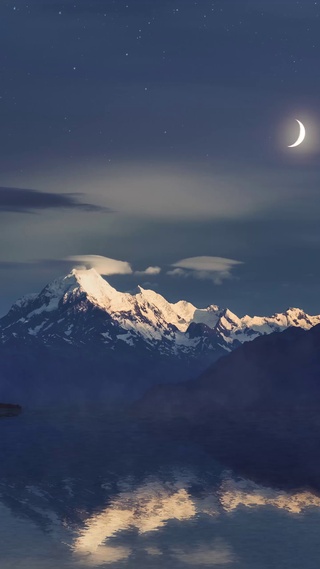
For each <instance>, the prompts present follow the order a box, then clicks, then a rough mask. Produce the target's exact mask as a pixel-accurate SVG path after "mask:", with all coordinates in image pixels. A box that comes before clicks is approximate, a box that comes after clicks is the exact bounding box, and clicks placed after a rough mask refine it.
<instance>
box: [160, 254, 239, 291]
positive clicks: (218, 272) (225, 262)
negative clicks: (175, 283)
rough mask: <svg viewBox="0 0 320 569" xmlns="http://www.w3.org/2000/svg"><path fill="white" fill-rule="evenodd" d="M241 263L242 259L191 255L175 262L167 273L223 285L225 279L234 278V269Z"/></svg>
mask: <svg viewBox="0 0 320 569" xmlns="http://www.w3.org/2000/svg"><path fill="white" fill-rule="evenodd" d="M239 265H242V262H241V261H235V260H233V259H225V258H223V257H190V258H188V259H182V260H181V261H177V262H176V263H173V264H172V267H173V269H171V270H170V271H168V273H167V274H168V275H171V276H174V277H193V278H196V279H204V280H205V279H209V280H212V281H213V282H214V283H215V284H216V285H221V284H222V283H223V281H224V280H226V279H230V278H232V270H233V269H234V268H235V267H237V266H239Z"/></svg>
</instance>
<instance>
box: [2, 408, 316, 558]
mask: <svg viewBox="0 0 320 569" xmlns="http://www.w3.org/2000/svg"><path fill="white" fill-rule="evenodd" d="M0 450H1V471H0V524H1V525H0V527H1V534H2V535H1V537H2V539H1V542H2V543H1V551H0V560H1V569H9V568H10V569H11V567H15V568H18V569H19V568H20V569H29V568H31V567H32V568H35V569H38V568H39V569H40V568H41V569H56V568H57V567H61V569H67V568H69V569H70V568H71V569H75V568H77V567H84V566H87V567H93V568H94V567H104V566H108V567H109V566H110V567H111V568H112V567H114V568H118V567H119V568H120V567H123V568H124V569H125V568H134V569H136V568H142V569H143V568H144V567H145V568H148V569H152V568H155V569H158V568H159V569H160V568H161V569H162V568H163V567H166V569H167V568H168V569H171V568H172V569H173V568H175V569H176V568H177V569H179V568H183V567H192V568H193V569H197V568H199V567H213V566H215V567H222V566H223V567H230V568H239V569H248V568H249V569H266V568H268V567H270V568H271V567H279V568H280V567H281V569H282V568H286V567H288V568H289V567H290V569H295V568H298V567H299V568H300V567H302V566H303V567H304V568H306V569H316V567H318V559H319V555H320V544H319V539H318V532H319V529H320V528H319V526H320V498H319V497H318V496H317V495H316V494H315V493H313V492H312V491H306V490H299V491H294V492H285V491H282V490H281V491H280V490H277V489H274V488H265V487H262V486H261V485H259V484H256V483H255V482H252V481H248V480H244V479H242V478H241V477H239V476H238V475H237V473H236V472H231V471H230V470H227V469H226V467H225V466H224V465H222V464H220V463H219V462H217V461H216V460H215V458H214V457H212V456H209V455H208V454H206V452H205V451H204V450H203V449H202V448H201V447H200V446H197V445H194V444H192V445H191V444H186V443H183V444H182V443H181V442H180V443H179V442H178V441H174V440H172V441H171V442H169V441H168V439H163V440H161V436H160V437H159V435H158V436H157V437H156V438H154V436H153V435H151V434H150V433H149V430H148V428H147V425H144V424H143V423H141V424H138V423H135V424H133V423H131V424H129V423H126V422H121V421H118V422H115V421H111V420H108V419H107V418H105V417H103V415H98V416H97V415H94V416H90V415H82V416H80V415H77V416H73V417H71V416H68V415H65V416H63V415H61V416H58V415H53V416H52V417H51V418H50V417H44V416H39V415H32V414H28V413H26V414H25V415H24V416H21V417H18V418H17V419H15V420H14V421H10V422H7V423H5V424H3V425H2V435H1V442H0Z"/></svg>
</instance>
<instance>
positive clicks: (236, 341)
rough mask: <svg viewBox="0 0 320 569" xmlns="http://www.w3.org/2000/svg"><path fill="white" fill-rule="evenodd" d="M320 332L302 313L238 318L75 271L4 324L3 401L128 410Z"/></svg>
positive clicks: (317, 319)
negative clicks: (233, 361)
mask: <svg viewBox="0 0 320 569" xmlns="http://www.w3.org/2000/svg"><path fill="white" fill-rule="evenodd" d="M318 323H320V316H308V315H307V314H305V313H304V312H303V311H302V310H299V309H290V310H288V311H287V312H285V313H283V314H276V315H274V316H272V317H261V318H260V317H253V318H251V317H249V316H245V317H244V318H238V317H237V316H236V315H235V314H233V313H232V312H231V311H230V310H228V309H220V308H219V307H218V306H215V305H211V306H209V307H207V308H204V309H198V308H196V307H195V306H193V305H192V304H190V303H189V302H185V301H180V302H177V303H174V304H172V303H170V302H168V301H167V300H166V299H165V298H163V297H162V296H161V295H160V294H158V293H156V292H154V291H152V290H144V289H142V288H139V289H138V291H137V293H136V294H129V293H122V292H119V291H117V290H116V289H114V288H113V287H112V286H110V284H108V283H107V282H106V281H105V280H104V279H103V278H102V277H101V276H100V275H99V274H98V273H97V272H96V271H95V270H94V269H90V270H73V271H72V272H71V273H70V274H68V275H67V276H65V277H62V278H59V279H57V280H55V281H54V282H52V283H50V284H48V285H47V286H46V287H45V288H44V289H43V290H42V291H41V292H40V293H39V294H32V295H28V296H25V297H23V298H22V299H20V300H18V301H17V302H16V303H15V304H14V305H13V306H12V307H11V309H10V310H9V312H8V314H7V315H6V316H4V317H3V318H2V319H1V320H0V401H10V402H12V403H20V404H22V405H25V404H30V402H32V404H40V405H43V404H52V403H53V402H54V403H57V404H60V403H61V402H63V403H64V404H74V403H75V401H76V402H79V403H80V404H81V405H82V404H88V402H89V401H94V402H97V401H101V402H102V401H104V402H108V403H110V404H111V405H112V404H113V401H125V402H128V401H130V400H131V401H132V400H133V399H135V398H137V397H139V396H141V395H142V394H143V393H144V392H145V391H146V390H147V389H148V388H150V387H152V386H154V385H157V384H160V383H164V382H179V381H182V380H184V379H188V378H190V379H191V378H195V377H197V376H198V375H199V374H200V373H201V372H203V371H204V370H205V369H206V368H207V367H208V366H209V365H210V364H212V363H213V362H215V361H216V360H217V359H219V358H220V357H221V356H223V355H226V354H228V352H230V351H232V350H233V349H234V348H236V347H238V346H239V345H240V344H242V343H244V342H246V341H249V340H253V339H254V338H256V337H257V336H261V335H264V334H269V333H271V332H274V331H282V330H284V329H286V328H288V327H290V326H295V327H301V328H304V329H309V328H311V327H313V326H314V325H315V324H318Z"/></svg>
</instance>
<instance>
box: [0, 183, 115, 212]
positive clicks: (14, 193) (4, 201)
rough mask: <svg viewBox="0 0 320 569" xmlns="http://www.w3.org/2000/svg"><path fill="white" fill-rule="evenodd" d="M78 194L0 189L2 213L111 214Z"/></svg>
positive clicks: (0, 209)
mask: <svg viewBox="0 0 320 569" xmlns="http://www.w3.org/2000/svg"><path fill="white" fill-rule="evenodd" d="M81 195H82V194H77V193H54V192H40V191H38V190H28V189H23V188H7V187H3V186H2V187H0V212H15V213H33V212H35V211H39V210H47V209H82V210H85V211H104V212H109V213H110V212H111V210H110V209H109V208H106V207H100V206H97V205H93V204H90V203H82V202H81V201H79V196H81Z"/></svg>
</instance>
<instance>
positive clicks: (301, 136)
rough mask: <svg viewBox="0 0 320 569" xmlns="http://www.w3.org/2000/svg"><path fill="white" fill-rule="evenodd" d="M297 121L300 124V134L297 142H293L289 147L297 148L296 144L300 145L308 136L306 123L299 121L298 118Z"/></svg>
mask: <svg viewBox="0 0 320 569" xmlns="http://www.w3.org/2000/svg"><path fill="white" fill-rule="evenodd" d="M296 121H297V123H298V124H299V126H300V134H299V137H298V140H297V142H295V143H294V144H291V145H290V146H288V148H295V147H296V146H300V144H302V142H303V141H304V139H305V137H306V129H305V127H304V125H303V124H302V122H301V121H298V119H296Z"/></svg>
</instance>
